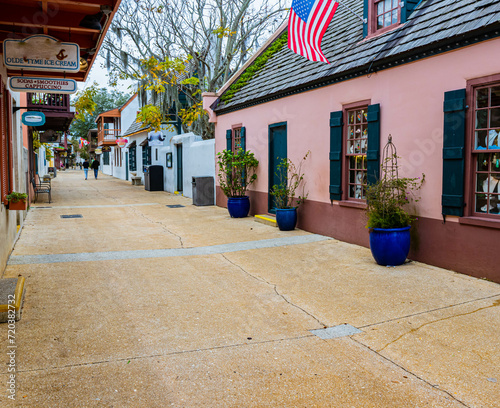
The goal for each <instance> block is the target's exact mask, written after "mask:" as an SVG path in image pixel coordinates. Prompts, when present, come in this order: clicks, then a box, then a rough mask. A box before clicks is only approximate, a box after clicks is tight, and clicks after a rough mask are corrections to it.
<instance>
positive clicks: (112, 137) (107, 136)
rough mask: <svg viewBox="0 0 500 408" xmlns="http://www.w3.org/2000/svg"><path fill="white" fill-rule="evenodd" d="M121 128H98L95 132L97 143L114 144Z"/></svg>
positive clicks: (100, 144)
mask: <svg viewBox="0 0 500 408" xmlns="http://www.w3.org/2000/svg"><path fill="white" fill-rule="evenodd" d="M120 132H121V129H99V132H98V133H97V144H98V145H99V146H102V145H103V144H107V145H110V144H116V139H117V138H118V136H120Z"/></svg>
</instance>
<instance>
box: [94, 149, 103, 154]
mask: <svg viewBox="0 0 500 408" xmlns="http://www.w3.org/2000/svg"><path fill="white" fill-rule="evenodd" d="M94 153H95V154H102V149H101V148H97V149H95V150H94Z"/></svg>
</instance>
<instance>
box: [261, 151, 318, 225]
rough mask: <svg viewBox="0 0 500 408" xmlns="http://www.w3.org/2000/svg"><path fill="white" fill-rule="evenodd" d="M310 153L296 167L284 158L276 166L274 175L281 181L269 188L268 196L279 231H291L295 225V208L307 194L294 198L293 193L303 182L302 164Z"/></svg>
mask: <svg viewBox="0 0 500 408" xmlns="http://www.w3.org/2000/svg"><path fill="white" fill-rule="evenodd" d="M309 153H310V152H307V153H306V155H305V156H304V157H303V158H302V160H301V161H300V163H299V165H298V166H296V165H295V164H294V163H293V162H292V161H291V160H290V159H288V158H285V159H283V160H281V162H280V163H279V164H278V166H277V170H276V175H277V176H278V179H279V180H281V181H280V183H279V184H275V185H273V186H272V187H271V190H270V194H271V195H272V196H273V197H274V202H275V205H276V223H277V224H278V228H279V229H280V230H281V231H291V230H293V229H295V226H296V225H297V208H298V207H299V205H300V204H302V203H303V202H304V200H305V199H306V198H307V196H308V194H304V195H302V196H298V197H295V191H296V190H297V188H299V186H300V185H301V184H302V182H303V180H304V173H302V164H303V163H304V160H306V158H307V156H308V155H309Z"/></svg>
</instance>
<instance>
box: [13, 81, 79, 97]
mask: <svg viewBox="0 0 500 408" xmlns="http://www.w3.org/2000/svg"><path fill="white" fill-rule="evenodd" d="M9 86H10V89H11V90H12V91H16V92H46V93H50V92H54V93H61V94H72V93H75V92H76V81H75V80H73V79H59V78H35V77H12V78H10V79H9Z"/></svg>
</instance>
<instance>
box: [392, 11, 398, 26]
mask: <svg viewBox="0 0 500 408" xmlns="http://www.w3.org/2000/svg"><path fill="white" fill-rule="evenodd" d="M397 22H398V11H397V10H393V11H392V24H397Z"/></svg>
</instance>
